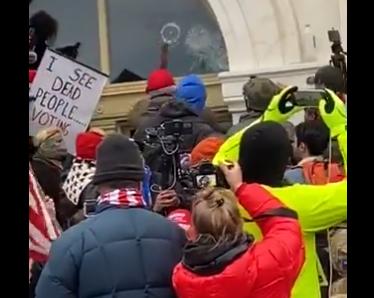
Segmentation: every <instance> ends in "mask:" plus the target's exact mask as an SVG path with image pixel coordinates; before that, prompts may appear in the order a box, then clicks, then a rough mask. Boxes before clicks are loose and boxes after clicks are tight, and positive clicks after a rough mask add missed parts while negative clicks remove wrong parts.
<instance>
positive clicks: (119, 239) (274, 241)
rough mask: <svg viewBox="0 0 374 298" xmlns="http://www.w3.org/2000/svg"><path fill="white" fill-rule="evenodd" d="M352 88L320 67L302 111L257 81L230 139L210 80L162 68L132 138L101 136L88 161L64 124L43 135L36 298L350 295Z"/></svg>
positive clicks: (85, 144) (33, 162)
mask: <svg viewBox="0 0 374 298" xmlns="http://www.w3.org/2000/svg"><path fill="white" fill-rule="evenodd" d="M34 76H35V71H31V72H30V83H32V79H33V77H34ZM342 79H343V77H342V76H341V74H340V73H339V71H337V70H336V69H335V68H334V67H332V66H326V67H322V68H321V69H319V70H318V72H317V73H316V76H315V78H314V82H315V85H316V86H318V88H323V90H324V91H323V92H322V93H321V98H320V100H319V104H318V106H315V107H301V106H298V105H297V102H296V101H295V96H294V95H295V92H297V87H295V86H286V85H280V84H279V83H277V82H274V81H272V80H270V79H269V78H264V77H250V78H249V80H248V82H247V83H246V84H245V85H244V86H243V101H244V102H245V106H246V108H247V112H246V114H245V115H243V116H242V117H241V118H240V121H239V123H238V124H236V125H234V126H232V127H231V128H230V129H228V130H227V129H226V128H225V127H222V126H221V125H220V124H219V123H218V122H217V120H216V118H215V115H214V113H213V112H212V111H211V110H210V109H209V108H208V107H207V106H206V101H207V92H206V88H205V86H204V83H203V81H202V80H201V78H199V76H198V75H195V74H190V75H187V76H186V77H184V78H182V79H181V80H180V81H179V82H178V83H177V84H176V83H175V80H174V77H173V75H172V74H171V73H170V72H169V71H168V70H167V69H166V68H160V69H157V70H155V71H153V72H151V73H150V74H149V77H148V80H147V86H146V90H145V93H146V94H147V98H145V99H142V100H140V101H139V102H138V103H137V104H136V105H135V106H134V107H133V110H132V111H131V112H130V115H129V122H130V124H131V125H132V126H133V128H134V133H133V134H132V135H131V136H126V135H122V134H116V133H113V134H107V133H106V132H105V131H103V130H101V129H100V128H94V127H89V128H87V130H86V131H84V132H81V133H80V134H79V135H78V136H77V138H76V142H75V144H76V148H75V155H74V156H72V155H70V154H69V153H68V151H67V149H66V146H65V142H64V138H63V135H62V132H61V130H60V129H59V128H56V127H50V128H48V129H45V130H42V131H40V132H39V133H38V134H36V135H35V136H33V137H30V150H29V151H30V153H29V161H30V163H29V206H30V207H29V210H30V211H29V215H30V220H29V221H30V229H29V244H30V248H29V251H30V255H29V260H30V268H29V269H30V280H29V285H30V286H29V288H30V296H29V297H37V298H51V297H54V298H59V297H61V298H62V297H66V298H68V297H71V298H75V297H84V298H94V297H95V298H96V297H102V298H104V297H117V298H120V297H123V298H125V297H126V298H128V297H132V298H140V297H142V298H143V297H144V298H145V297H158V298H169V297H170V298H172V297H175V298H200V297H201V298H209V297H211V298H221V297H222V298H226V297H237V298H241V297H242V298H245V297H259V298H265V297H267V298H271V297H277V298H283V297H284V298H286V297H292V298H305V297H311V298H319V297H322V298H325V297H326V298H327V297H335V298H337V297H346V291H347V289H346V276H347V269H346V265H347V259H346V253H347V247H346V224H345V221H346V218H347V132H346V125H347V119H346V108H345V104H344V103H345V101H346V94H345V90H344V89H343V87H342V86H344V85H342V84H340V82H341V80H342ZM284 83H286V82H284ZM302 111H304V113H305V119H304V121H303V122H302V123H300V124H298V125H297V126H296V127H294V125H293V124H292V123H291V122H290V118H291V117H292V116H293V115H294V114H295V113H298V112H302ZM206 169H208V170H209V171H207V170H206ZM212 177H214V178H212ZM200 178H208V180H207V181H205V182H204V183H198V182H199V181H200V180H199V179H200ZM201 181H203V179H202V180H201Z"/></svg>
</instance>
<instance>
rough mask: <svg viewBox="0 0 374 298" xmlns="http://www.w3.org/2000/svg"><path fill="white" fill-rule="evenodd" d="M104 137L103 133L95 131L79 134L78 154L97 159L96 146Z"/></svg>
mask: <svg viewBox="0 0 374 298" xmlns="http://www.w3.org/2000/svg"><path fill="white" fill-rule="evenodd" d="M103 138H104V136H103V135H102V134H99V133H97V132H93V131H89V132H83V133H80V134H78V136H77V140H76V142H75V150H76V156H77V157H78V158H82V159H89V160H96V148H97V146H98V145H99V144H100V143H101V142H102V140H103Z"/></svg>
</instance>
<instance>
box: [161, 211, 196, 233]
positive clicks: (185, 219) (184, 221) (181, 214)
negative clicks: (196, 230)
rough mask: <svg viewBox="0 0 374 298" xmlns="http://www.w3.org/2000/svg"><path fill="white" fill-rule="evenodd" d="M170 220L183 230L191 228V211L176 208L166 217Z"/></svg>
mask: <svg viewBox="0 0 374 298" xmlns="http://www.w3.org/2000/svg"><path fill="white" fill-rule="evenodd" d="M167 218H168V219H169V220H170V221H172V222H174V223H176V224H177V225H178V226H180V227H181V228H182V229H183V230H185V231H188V230H189V229H190V228H191V221H192V216H191V212H190V211H188V210H185V209H176V210H174V211H172V212H170V214H169V215H168V217H167Z"/></svg>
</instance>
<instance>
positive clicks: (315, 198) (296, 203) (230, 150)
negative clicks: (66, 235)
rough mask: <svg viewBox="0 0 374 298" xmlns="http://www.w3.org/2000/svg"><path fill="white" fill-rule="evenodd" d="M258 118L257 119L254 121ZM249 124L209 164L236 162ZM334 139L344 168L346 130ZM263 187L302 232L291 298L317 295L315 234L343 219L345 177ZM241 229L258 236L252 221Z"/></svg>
mask: <svg viewBox="0 0 374 298" xmlns="http://www.w3.org/2000/svg"><path fill="white" fill-rule="evenodd" d="M260 121H261V120H260V119H259V120H258V121H256V123H258V122H260ZM252 125H253V124H252ZM252 125H250V126H252ZM250 126H249V127H250ZM249 127H247V128H245V129H243V130H242V131H240V132H238V133H237V134H235V135H233V136H232V137H231V138H229V139H227V141H226V142H225V143H224V144H223V146H221V148H220V150H219V152H218V153H217V155H216V156H215V158H214V161H213V163H215V164H218V163H219V162H220V161H224V160H231V161H237V160H238V156H239V143H240V139H241V137H242V135H243V133H244V131H245V130H246V129H248V128H249ZM338 142H339V147H340V150H341V152H342V155H343V158H344V162H345V169H346V166H347V133H346V131H345V132H343V133H341V134H340V135H339V136H338ZM346 170H347V169H346ZM346 173H347V172H346ZM264 187H265V188H266V189H268V190H269V191H270V192H271V193H272V194H274V196H275V197H277V198H278V199H279V200H280V201H281V202H283V203H284V204H285V205H286V206H287V207H289V208H291V209H293V210H295V211H296V212H297V213H298V215H299V220H300V224H301V227H302V230H303V233H304V244H305V262H304V265H303V267H302V270H301V272H300V274H299V277H298V279H297V281H296V283H295V285H294V287H293V290H292V298H319V297H320V296H321V294H320V285H319V278H318V268H317V267H318V256H317V251H316V246H315V233H316V232H318V231H321V230H325V229H327V228H330V227H332V226H334V225H336V224H339V223H341V222H343V221H345V220H346V219H347V180H346V179H345V180H343V181H341V182H338V183H330V184H327V185H321V186H320V185H300V184H295V185H292V186H287V187H280V188H274V187H268V186H264ZM240 212H241V214H242V216H243V217H244V218H248V219H249V218H250V216H249V214H248V213H247V212H246V211H245V210H244V208H242V207H241V208H240ZM244 230H245V231H246V232H248V233H250V234H253V235H254V236H255V239H261V238H262V235H261V232H260V230H259V228H258V226H257V225H256V224H255V223H246V224H244Z"/></svg>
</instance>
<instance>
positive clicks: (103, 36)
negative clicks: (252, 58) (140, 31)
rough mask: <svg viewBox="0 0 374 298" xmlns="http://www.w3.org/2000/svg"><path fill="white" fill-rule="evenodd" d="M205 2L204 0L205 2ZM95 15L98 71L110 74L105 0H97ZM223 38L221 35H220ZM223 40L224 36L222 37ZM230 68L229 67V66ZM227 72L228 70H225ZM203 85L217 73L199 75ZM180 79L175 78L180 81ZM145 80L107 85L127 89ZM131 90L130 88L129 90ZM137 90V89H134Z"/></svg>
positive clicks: (216, 76) (215, 76)
mask: <svg viewBox="0 0 374 298" xmlns="http://www.w3.org/2000/svg"><path fill="white" fill-rule="evenodd" d="M205 1H206V0H205ZM97 13H98V26H99V30H98V31H99V51H100V53H99V57H100V70H101V71H102V72H103V73H106V74H110V65H111V64H110V62H111V61H110V58H111V57H110V50H109V29H108V22H107V18H108V10H107V0H97ZM222 36H223V35H222ZM223 38H224V36H223ZM229 67H230V66H229ZM227 71H229V70H227ZM199 76H200V77H201V78H202V80H203V81H204V83H210V82H211V80H212V78H214V79H213V81H217V80H218V73H206V74H202V75H199ZM180 78H181V77H176V79H177V80H178V79H180ZM144 82H145V80H143V81H138V82H125V83H115V84H113V83H109V84H108V86H113V87H114V88H111V89H120V90H121V91H123V88H124V87H126V88H128V87H129V86H139V85H144V84H145V83H144ZM130 89H132V88H130ZM136 89H137V88H136Z"/></svg>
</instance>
